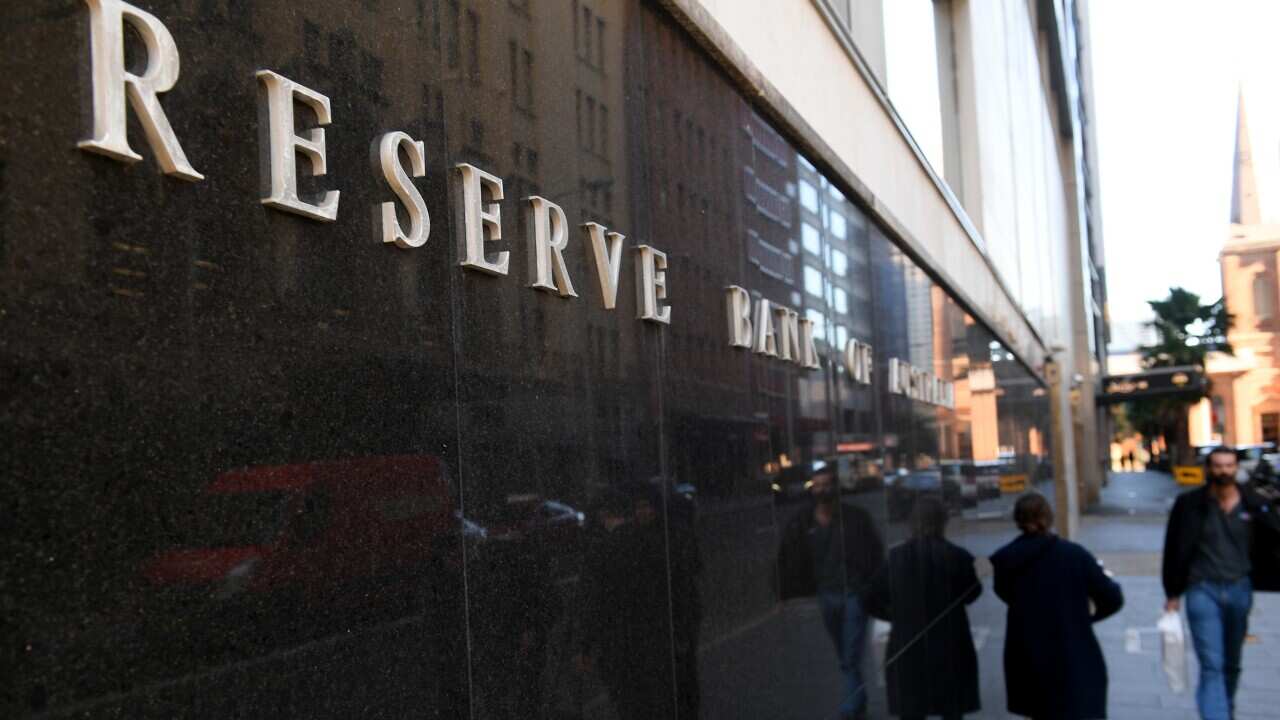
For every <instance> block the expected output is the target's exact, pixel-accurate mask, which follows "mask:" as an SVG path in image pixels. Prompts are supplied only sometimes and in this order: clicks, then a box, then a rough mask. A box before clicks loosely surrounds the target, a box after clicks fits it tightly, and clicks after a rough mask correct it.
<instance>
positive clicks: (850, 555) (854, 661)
mask: <svg viewBox="0 0 1280 720" xmlns="http://www.w3.org/2000/svg"><path fill="white" fill-rule="evenodd" d="M807 485H808V487H809V494H810V496H811V498H812V502H811V503H809V504H808V505H806V507H804V508H803V509H802V510H801V511H800V512H799V513H797V514H796V515H795V516H793V517H792V518H791V520H790V521H789V522H788V523H787V524H786V526H785V527H784V529H783V532H782V542H781V547H780V548H779V549H778V577H779V584H780V587H779V594H780V596H781V598H780V599H782V600H787V599H790V598H794V597H814V596H816V597H817V599H818V605H819V607H820V608H821V610H822V622H823V625H825V626H826V629H827V634H828V635H830V636H831V641H832V642H833V643H834V644H835V649H836V657H837V659H838V660H839V662H840V672H841V674H843V675H844V696H843V698H842V699H841V703H840V717H841V718H842V720H846V719H855V718H865V717H866V712H867V692H866V686H865V682H864V681H863V678H862V654H863V649H864V648H865V647H866V634H867V620H868V613H867V595H868V594H869V593H870V591H871V588H872V583H873V582H875V581H876V578H877V577H878V575H879V574H880V573H881V572H883V568H884V541H883V540H881V539H880V534H879V533H878V532H877V531H876V528H875V525H874V524H873V523H872V520H871V515H870V514H869V513H867V511H866V510H863V509H862V508H860V507H858V506H857V505H853V504H842V503H841V502H840V494H839V492H838V491H837V490H836V485H835V474H834V473H833V472H832V471H831V470H821V471H819V472H818V473H817V474H815V475H814V476H813V477H811V478H810V479H809V482H808V483H807Z"/></svg>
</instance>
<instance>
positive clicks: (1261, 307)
mask: <svg viewBox="0 0 1280 720" xmlns="http://www.w3.org/2000/svg"><path fill="white" fill-rule="evenodd" d="M1273 292H1274V291H1273V290H1272V289H1271V281H1270V280H1269V279H1267V276H1266V275H1259V276H1257V277H1255V278H1254V279H1253V314H1254V315H1255V316H1257V318H1258V320H1270V319H1271V316H1272V315H1274V314H1275V301H1274V300H1273V298H1272V294H1273Z"/></svg>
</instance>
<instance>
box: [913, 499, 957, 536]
mask: <svg viewBox="0 0 1280 720" xmlns="http://www.w3.org/2000/svg"><path fill="white" fill-rule="evenodd" d="M950 519H951V517H950V514H949V513H948V512H947V506H946V505H944V504H943V503H942V501H941V500H939V499H938V498H936V497H928V496H926V497H922V498H920V499H919V500H916V506H915V509H914V510H912V512H911V531H912V532H913V533H915V535H916V536H917V537H938V538H940V537H943V535H945V534H946V531H947V521H948V520H950Z"/></svg>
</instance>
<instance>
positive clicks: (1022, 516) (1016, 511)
mask: <svg viewBox="0 0 1280 720" xmlns="http://www.w3.org/2000/svg"><path fill="white" fill-rule="evenodd" d="M1013 522H1014V523H1016V524H1017V525H1018V529H1019V530H1021V531H1022V532H1024V533H1031V534H1033V535H1043V534H1044V533H1047V532H1049V528H1051V527H1053V506H1051V505H1050V504H1049V501H1048V500H1047V499H1045V496H1043V495H1041V494H1040V493H1038V492H1029V493H1027V494H1026V495H1023V496H1022V497H1020V498H1018V502H1016V503H1014V505H1013Z"/></svg>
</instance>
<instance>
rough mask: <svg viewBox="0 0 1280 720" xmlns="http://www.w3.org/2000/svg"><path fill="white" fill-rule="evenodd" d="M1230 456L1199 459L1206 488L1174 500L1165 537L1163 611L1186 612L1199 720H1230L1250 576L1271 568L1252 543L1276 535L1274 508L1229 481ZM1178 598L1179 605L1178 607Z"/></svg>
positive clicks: (1235, 464) (1220, 451) (1234, 468)
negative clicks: (1195, 668) (1193, 654)
mask: <svg viewBox="0 0 1280 720" xmlns="http://www.w3.org/2000/svg"><path fill="white" fill-rule="evenodd" d="M1238 471H1239V460H1238V457H1237V455H1236V451H1235V450H1232V449H1230V448H1226V447H1218V448H1214V449H1213V450H1212V451H1210V452H1209V455H1208V456H1207V457H1206V458H1205V473H1206V475H1207V476H1208V483H1207V484H1206V485H1204V486H1202V487H1199V488H1197V489H1195V490H1190V491H1188V492H1185V493H1183V494H1181V495H1179V496H1178V499H1177V501H1175V502H1174V504H1173V510H1171V511H1170V513H1169V524H1168V527H1167V529H1166V530H1165V537H1164V563H1163V565H1164V567H1163V572H1162V576H1163V581H1164V593H1165V598H1166V601H1165V610H1166V611H1171V612H1177V611H1179V610H1180V609H1181V607H1182V605H1184V604H1185V605H1186V608H1187V625H1188V626H1189V627H1190V628H1191V640H1192V644H1193V646H1194V647H1195V651H1196V658H1197V659H1198V660H1199V661H1200V682H1199V684H1198V685H1197V687H1196V705H1197V707H1198V708H1199V710H1200V717H1202V718H1204V719H1205V720H1230V718H1231V717H1233V715H1234V712H1235V696H1236V688H1237V686H1238V685H1239V682H1240V668H1241V664H1240V659H1241V652H1242V650H1243V649H1244V638H1245V634H1246V633H1247V632H1248V627H1249V611H1250V610H1251V609H1252V608H1253V590H1254V583H1253V580H1252V578H1251V576H1252V575H1254V574H1255V573H1265V572H1267V571H1269V570H1270V569H1271V568H1269V567H1268V565H1270V564H1272V563H1271V561H1272V560H1273V559H1274V554H1273V553H1264V552H1263V551H1262V550H1261V549H1260V547H1259V541H1260V539H1261V536H1262V535H1263V534H1264V533H1263V531H1264V530H1269V531H1270V533H1271V534H1272V536H1274V534H1275V533H1277V532H1280V518H1277V516H1276V513H1275V509H1274V508H1273V507H1272V505H1271V504H1270V503H1269V502H1268V501H1267V500H1266V499H1265V498H1263V497H1262V496H1261V495H1259V494H1258V493H1256V492H1254V490H1252V489H1250V488H1248V487H1243V486H1241V485H1238V484H1237V483H1236V474H1237V472H1238ZM1184 599H1185V602H1184Z"/></svg>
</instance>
